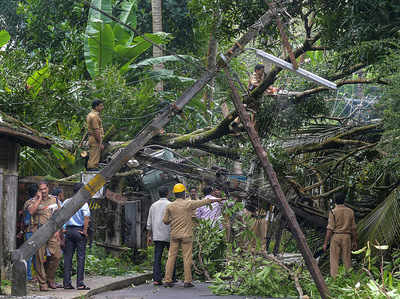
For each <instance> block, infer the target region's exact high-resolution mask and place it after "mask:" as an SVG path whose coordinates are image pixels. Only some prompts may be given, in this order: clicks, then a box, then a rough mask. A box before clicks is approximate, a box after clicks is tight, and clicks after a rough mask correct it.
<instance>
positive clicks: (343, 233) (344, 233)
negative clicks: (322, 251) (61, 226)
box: [333, 232, 351, 235]
mask: <svg viewBox="0 0 400 299" xmlns="http://www.w3.org/2000/svg"><path fill="white" fill-rule="evenodd" d="M333 233H334V234H337V235H351V233H346V232H333Z"/></svg>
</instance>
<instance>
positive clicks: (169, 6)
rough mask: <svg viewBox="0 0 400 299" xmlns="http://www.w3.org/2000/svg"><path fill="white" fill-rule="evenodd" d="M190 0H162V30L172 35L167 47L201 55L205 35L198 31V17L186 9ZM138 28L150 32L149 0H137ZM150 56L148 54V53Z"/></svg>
mask: <svg viewBox="0 0 400 299" xmlns="http://www.w3.org/2000/svg"><path fill="white" fill-rule="evenodd" d="M189 2H190V0H168V1H162V18H163V31H164V32H168V33H170V34H172V35H173V37H174V38H173V40H172V41H171V42H170V43H169V44H168V48H169V49H171V50H173V51H176V52H178V53H183V54H189V55H203V53H204V51H203V49H204V48H203V47H204V43H203V42H204V40H205V38H206V35H205V33H204V32H201V31H200V25H199V19H197V18H195V17H194V16H193V14H192V13H191V11H189V9H188V3H189ZM137 19H138V25H137V26H138V30H139V31H140V32H142V33H144V32H152V31H153V29H152V14H151V1H148V0H138V14H137ZM149 56H150V55H149Z"/></svg>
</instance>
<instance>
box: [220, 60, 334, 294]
mask: <svg viewBox="0 0 400 299" xmlns="http://www.w3.org/2000/svg"><path fill="white" fill-rule="evenodd" d="M225 73H226V76H227V78H228V82H229V86H230V88H231V90H232V100H233V103H234V105H235V108H236V110H237V112H238V114H239V117H240V120H241V121H242V124H243V125H244V127H245V128H246V131H247V134H248V135H249V138H250V141H251V143H252V145H253V147H254V150H255V152H256V154H257V156H258V158H259V159H260V161H261V164H262V167H263V169H264V173H266V174H267V175H268V180H269V182H270V183H271V186H272V189H273V190H274V193H275V196H276V198H277V199H278V203H279V204H280V208H281V211H282V214H283V216H284V217H285V218H286V219H287V220H288V225H289V228H290V230H291V232H292V233H293V234H294V236H295V238H296V240H297V246H298V247H299V249H300V251H301V253H302V255H303V258H304V260H305V262H306V265H307V268H308V270H309V271H310V273H311V276H312V277H313V279H314V282H315V284H316V285H317V288H318V291H319V293H320V295H321V297H322V299H325V298H328V288H327V286H326V284H325V280H324V278H323V276H322V274H321V271H320V270H319V268H318V265H317V263H316V261H315V259H314V257H313V255H312V253H311V250H310V248H309V247H308V245H307V242H306V239H305V237H304V234H303V232H302V230H301V228H300V226H299V223H298V222H297V219H296V216H295V214H294V212H293V210H292V208H291V207H290V206H289V203H288V202H287V200H286V197H285V194H284V193H283V191H282V189H281V186H280V185H279V182H278V178H277V176H276V173H275V171H274V169H273V167H272V164H271V162H270V161H269V159H268V155H267V152H266V151H265V150H264V148H263V147H262V144H261V141H260V137H259V135H258V133H257V131H256V129H255V128H254V123H253V122H252V121H251V119H250V115H249V113H248V112H247V111H246V109H245V107H244V105H243V103H242V101H241V100H240V96H239V93H238V91H237V89H236V87H235V85H234V83H233V80H232V77H231V75H230V73H229V66H228V65H226V67H225Z"/></svg>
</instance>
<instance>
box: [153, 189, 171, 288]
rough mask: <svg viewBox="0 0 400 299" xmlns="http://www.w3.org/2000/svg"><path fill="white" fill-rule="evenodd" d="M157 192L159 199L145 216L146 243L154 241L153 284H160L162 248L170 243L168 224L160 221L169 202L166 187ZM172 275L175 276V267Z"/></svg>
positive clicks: (167, 246)
mask: <svg viewBox="0 0 400 299" xmlns="http://www.w3.org/2000/svg"><path fill="white" fill-rule="evenodd" d="M158 194H159V195H160V199H159V200H157V201H156V202H154V203H153V204H152V205H151V207H150V210H149V216H148V217H147V245H151V242H154V264H153V280H154V285H162V277H163V275H162V273H161V258H162V255H163V251H164V248H167V249H169V243H170V226H169V225H166V224H164V223H163V221H162V219H163V216H164V212H165V209H166V208H167V205H169V204H170V203H171V202H170V201H169V200H168V198H167V197H168V194H169V189H168V187H166V186H161V187H160V189H159V190H158ZM173 276H174V278H175V269H174V275H173ZM174 280H175V279H174Z"/></svg>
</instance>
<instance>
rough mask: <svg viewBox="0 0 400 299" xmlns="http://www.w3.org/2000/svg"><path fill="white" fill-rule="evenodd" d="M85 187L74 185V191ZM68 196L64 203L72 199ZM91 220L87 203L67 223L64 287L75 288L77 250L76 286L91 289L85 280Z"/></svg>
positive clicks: (79, 184)
mask: <svg viewBox="0 0 400 299" xmlns="http://www.w3.org/2000/svg"><path fill="white" fill-rule="evenodd" d="M82 187H83V184H82V183H76V184H75V185H74V193H77V192H78V191H79V189H81V188H82ZM70 200H71V198H68V199H66V200H65V201H64V205H65V204H66V203H67V202H68V201H70ZM89 221H90V210H89V205H88V204H87V203H85V204H84V205H83V206H82V207H81V208H80V209H79V210H78V212H76V213H75V215H73V216H72V217H71V218H70V219H69V220H68V221H67V223H65V225H64V226H65V249H64V289H67V290H69V289H74V287H73V286H72V284H71V270H72V257H73V255H74V253H75V250H76V255H77V259H76V260H77V278H76V288H77V289H78V290H90V288H89V287H88V286H86V285H85V283H84V282H83V280H84V277H85V256H86V242H87V237H88V233H87V231H88V227H89Z"/></svg>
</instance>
